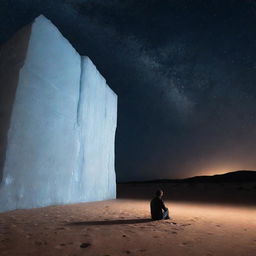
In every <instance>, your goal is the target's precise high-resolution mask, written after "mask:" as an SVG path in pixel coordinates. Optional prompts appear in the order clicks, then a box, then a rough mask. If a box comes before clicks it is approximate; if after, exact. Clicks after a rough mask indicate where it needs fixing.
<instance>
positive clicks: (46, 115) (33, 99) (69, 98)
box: [0, 16, 117, 211]
mask: <svg viewBox="0 0 256 256" xmlns="http://www.w3.org/2000/svg"><path fill="white" fill-rule="evenodd" d="M28 38H29V40H28V43H27V45H26V46H25V48H26V54H25V56H24V60H23V63H24V64H23V65H22V68H21V69H20V70H19V74H18V81H17V86H16V88H17V89H16V92H15V99H14V101H13V105H12V112H11V117H10V124H9V130H8V137H7V145H6V150H5V159H4V162H3V178H2V183H1V187H0V211H5V210H11V209H17V208H31V207H40V206H46V205H52V204H65V203H75V202H86V201H94V200H104V199H111V198H115V196H116V181H115V170H114V137H115V129H116V116H117V96H116V95H115V93H114V92H113V91H112V90H111V89H110V88H109V87H108V85H107V84H106V81H105V79H104V78H103V77H102V76H101V75H100V73H99V72H98V71H97V69H96V67H95V66H94V64H93V63H92V62H91V61H90V60H89V58H88V57H81V56H80V55H79V54H78V53H77V52H76V51H75V49H74V48H73V47H72V46H71V45H70V43H69V42H68V41H67V40H66V39H65V38H64V37H63V36H62V35H61V34H60V32H59V31H58V29H57V28H56V27H55V26H54V25H53V24H52V23H51V22H50V21H49V20H47V19H46V18H45V17H43V16H40V17H38V18H37V19H36V20H35V21H34V23H33V24H32V26H31V30H30V34H29V37H28ZM18 41H19V40H18ZM7 45H8V44H7ZM0 79H1V77H0ZM4 86H6V87H8V86H9V85H8V84H4ZM1 104H2V102H1Z"/></svg>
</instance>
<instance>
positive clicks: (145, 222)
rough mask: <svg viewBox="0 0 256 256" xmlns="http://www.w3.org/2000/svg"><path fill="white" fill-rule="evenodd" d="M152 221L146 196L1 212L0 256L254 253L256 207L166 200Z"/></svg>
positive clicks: (221, 255)
mask: <svg viewBox="0 0 256 256" xmlns="http://www.w3.org/2000/svg"><path fill="white" fill-rule="evenodd" d="M166 205H167V206H168V208H169V210H170V215H171V217H172V218H171V219H170V220H164V221H151V220H150V212H149V201H148V200H147V199H143V200H142V199H141V200H138V199H117V200H109V201H101V202H92V203H80V204H72V205H63V206H50V207H44V208H37V209H29V210H15V211H11V212H6V213H1V214H0V230H1V235H0V255H1V256H2V255H15V256H18V255H55V256H56V255H69V256H78V255H92V256H107V255H108V256H120V255H148V256H150V255H152V256H153V255H154V256H155V255H162V256H165V255H166V256H167V255H168V256H176V255H179V256H182V255H184V256H185V255H186V256H188V255H195V256H200V255H205V256H213V255H216V256H228V255H232V256H255V255H256V207H255V206H232V205H225V204H209V203H191V202H185V201H183V202H179V201H166Z"/></svg>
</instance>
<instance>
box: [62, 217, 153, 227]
mask: <svg viewBox="0 0 256 256" xmlns="http://www.w3.org/2000/svg"><path fill="white" fill-rule="evenodd" d="M152 221H153V220H151V219H129V220H102V221H101V220H100V221H81V222H71V223H68V224H67V225H76V226H80V225H84V226H94V225H121V224H139V223H147V222H152Z"/></svg>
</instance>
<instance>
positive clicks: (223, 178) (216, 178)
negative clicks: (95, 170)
mask: <svg viewBox="0 0 256 256" xmlns="http://www.w3.org/2000/svg"><path fill="white" fill-rule="evenodd" d="M252 181H256V171H251V170H239V171H234V172H228V173H224V174H216V175H203V176H194V177H190V178H185V179H157V180H148V181H131V182H120V184H125V183H179V182H252Z"/></svg>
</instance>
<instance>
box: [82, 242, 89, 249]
mask: <svg viewBox="0 0 256 256" xmlns="http://www.w3.org/2000/svg"><path fill="white" fill-rule="evenodd" d="M89 246H91V244H90V243H81V245H80V248H88V247H89Z"/></svg>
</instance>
